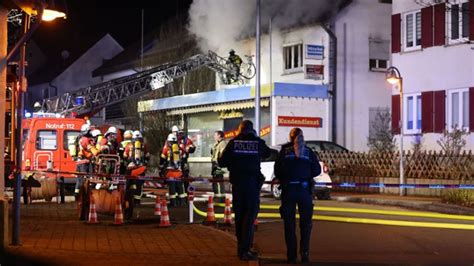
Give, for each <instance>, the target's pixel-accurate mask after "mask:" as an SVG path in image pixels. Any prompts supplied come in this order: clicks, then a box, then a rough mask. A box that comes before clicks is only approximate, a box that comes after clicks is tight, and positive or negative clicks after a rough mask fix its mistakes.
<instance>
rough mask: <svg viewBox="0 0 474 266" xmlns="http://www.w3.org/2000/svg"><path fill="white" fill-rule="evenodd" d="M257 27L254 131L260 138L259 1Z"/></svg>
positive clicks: (258, 0)
mask: <svg viewBox="0 0 474 266" xmlns="http://www.w3.org/2000/svg"><path fill="white" fill-rule="evenodd" d="M256 24H257V26H256V36H255V39H256V43H257V47H256V55H255V58H256V60H255V62H256V68H257V69H256V70H257V72H256V78H255V83H256V84H255V131H256V132H257V135H258V136H260V0H257V23H256Z"/></svg>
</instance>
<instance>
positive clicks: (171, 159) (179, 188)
mask: <svg viewBox="0 0 474 266" xmlns="http://www.w3.org/2000/svg"><path fill="white" fill-rule="evenodd" d="M181 157H182V152H181V150H180V148H179V143H178V138H177V137H176V135H175V134H173V133H171V134H169V135H168V138H167V139H166V142H165V145H164V146H163V149H162V151H161V158H160V170H161V175H162V176H165V177H166V178H167V182H168V188H169V198H170V205H171V206H173V207H175V206H178V203H179V205H181V206H184V205H186V198H187V194H186V192H185V188H184V184H183V181H181V178H182V169H181ZM171 173H178V174H180V176H179V177H178V176H171ZM178 200H179V201H178Z"/></svg>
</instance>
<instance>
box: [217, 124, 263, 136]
mask: <svg viewBox="0 0 474 266" xmlns="http://www.w3.org/2000/svg"><path fill="white" fill-rule="evenodd" d="M271 128H272V127H271V126H270V125H268V126H266V127H263V128H262V129H260V137H263V136H265V135H268V134H270V131H271ZM237 134H238V130H237V129H236V130H229V131H226V132H224V138H226V139H229V138H233V137H236V136H237Z"/></svg>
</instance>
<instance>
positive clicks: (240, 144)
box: [218, 120, 270, 260]
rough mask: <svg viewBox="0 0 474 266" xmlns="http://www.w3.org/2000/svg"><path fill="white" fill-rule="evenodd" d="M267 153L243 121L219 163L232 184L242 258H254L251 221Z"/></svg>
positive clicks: (251, 127) (264, 146) (250, 126)
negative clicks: (261, 164) (225, 169)
mask: <svg viewBox="0 0 474 266" xmlns="http://www.w3.org/2000/svg"><path fill="white" fill-rule="evenodd" d="M269 156H270V148H269V147H268V146H267V145H266V144H265V141H263V140H262V139H261V138H259V137H258V136H257V135H256V133H255V131H254V130H253V123H252V122H251V121H249V120H244V121H242V122H241V123H240V125H239V134H238V135H237V136H236V137H235V138H234V139H232V140H231V141H229V143H228V144H227V146H226V148H225V149H224V152H223V153H222V155H221V157H220V158H219V159H218V163H219V165H220V166H221V167H227V170H229V178H230V182H231V184H232V205H233V209H234V213H235V234H236V236H237V243H238V245H237V246H238V247H237V255H238V256H239V257H240V259H241V260H254V259H256V258H257V253H256V252H254V251H252V250H251V249H250V248H251V246H252V243H253V235H254V221H255V219H256V218H257V214H258V210H259V205H260V188H261V174H260V160H261V159H262V158H266V157H269Z"/></svg>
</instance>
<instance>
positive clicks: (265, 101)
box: [166, 97, 270, 115]
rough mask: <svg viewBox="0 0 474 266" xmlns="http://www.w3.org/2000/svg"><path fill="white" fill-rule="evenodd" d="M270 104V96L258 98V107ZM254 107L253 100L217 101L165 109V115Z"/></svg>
mask: <svg viewBox="0 0 474 266" xmlns="http://www.w3.org/2000/svg"><path fill="white" fill-rule="evenodd" d="M268 106H270V98H268V97H267V98H262V99H260V107H268ZM250 108H255V101H254V100H247V101H237V102H230V103H219V104H211V105H205V106H197V107H189V108H177V109H171V110H167V111H166V115H182V114H194V113H202V112H221V111H230V110H241V109H250Z"/></svg>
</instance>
